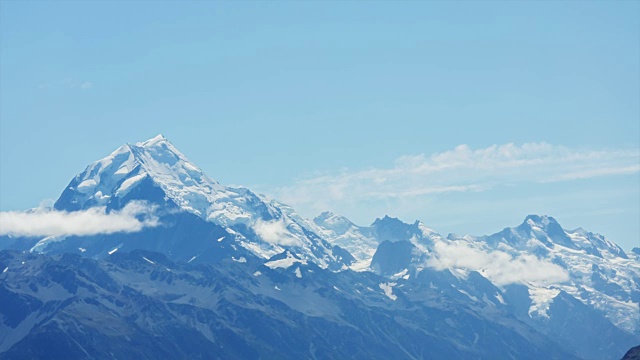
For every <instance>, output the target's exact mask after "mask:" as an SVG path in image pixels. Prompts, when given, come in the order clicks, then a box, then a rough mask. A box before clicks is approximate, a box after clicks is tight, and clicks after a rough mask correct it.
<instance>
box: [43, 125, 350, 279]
mask: <svg viewBox="0 0 640 360" xmlns="http://www.w3.org/2000/svg"><path fill="white" fill-rule="evenodd" d="M133 201H144V202H145V204H147V205H149V206H151V205H153V206H154V207H155V209H157V216H158V217H159V220H160V224H162V225H161V226H160V228H157V229H155V230H153V229H150V230H144V231H142V232H140V233H138V234H136V235H133V237H134V238H135V240H131V241H126V242H122V241H120V239H122V236H121V235H120V234H116V235H107V236H104V235H103V236H98V237H73V238H72V239H71V241H68V240H65V241H60V239H57V238H51V239H47V240H45V241H41V242H40V243H39V244H37V246H36V247H35V250H37V251H40V252H48V253H61V252H67V251H72V250H75V251H76V252H77V251H78V249H84V251H86V252H88V253H87V254H86V255H89V254H91V255H92V256H102V257H104V256H108V254H109V252H111V251H114V249H116V248H117V249H121V250H130V249H135V248H144V249H149V250H153V251H159V252H162V253H166V254H168V255H169V256H170V257H171V258H172V259H174V260H184V261H188V260H189V259H191V258H193V257H195V258H196V259H197V258H198V257H200V256H202V255H203V254H204V255H206V254H208V253H209V254H210V253H211V252H214V253H218V252H219V249H220V248H224V251H226V252H229V253H230V254H233V255H231V256H236V257H239V256H245V255H246V253H251V254H253V255H254V256H258V257H260V258H264V259H268V258H269V257H271V256H273V255H275V254H279V253H282V252H283V251H285V250H287V249H290V250H292V251H294V252H295V253H296V254H299V255H300V256H302V257H304V258H306V259H308V260H310V261H313V262H315V263H317V264H318V265H319V266H322V267H329V268H331V269H334V270H337V269H341V268H342V267H343V266H347V265H349V264H350V263H351V262H352V261H353V259H352V258H351V257H350V256H349V255H348V253H345V252H344V251H341V249H339V248H336V247H335V246H333V245H331V244H329V243H328V242H327V241H326V240H324V239H322V238H321V237H319V236H318V235H317V234H315V233H314V232H312V231H310V230H309V229H307V228H305V227H304V226H302V224H301V223H300V222H299V221H296V219H294V218H292V217H290V216H288V215H287V214H286V212H285V211H283V209H282V207H281V206H280V204H278V203H277V202H272V201H270V200H269V199H267V198H266V197H264V196H260V195H257V194H255V193H253V192H251V191H250V190H248V189H246V188H242V187H227V186H223V185H221V184H220V183H218V182H217V181H214V180H212V179H211V178H209V177H208V176H207V175H205V174H204V173H203V172H202V170H200V169H199V168H198V167H197V166H196V165H194V164H193V163H191V162H190V161H189V160H188V159H187V158H186V156H184V155H183V154H182V153H181V152H180V151H178V150H177V149H176V148H175V147H174V146H173V145H172V144H171V143H170V142H169V141H168V140H167V139H166V138H165V137H163V136H162V135H158V136H156V137H154V138H152V139H149V140H147V141H144V142H139V143H136V144H126V145H124V146H121V147H120V148H118V149H117V150H115V151H114V152H113V153H111V154H110V155H109V156H107V157H105V158H103V159H101V160H98V161H96V162H94V163H93V164H91V165H89V166H88V167H87V168H86V169H85V170H84V171H83V172H82V173H80V174H78V175H76V176H75V177H74V178H73V179H72V180H71V182H70V183H69V185H68V186H67V188H66V189H65V190H64V191H63V192H62V195H61V196H60V198H59V199H58V200H57V201H56V202H55V205H54V208H55V209H56V210H61V211H77V210H85V209H88V208H92V207H95V206H104V207H106V209H107V211H112V210H121V209H123V208H124V207H125V205H127V204H130V203H131V202H133ZM132 242H135V245H132V244H131V243H132ZM185 242H191V243H193V242H196V243H194V244H192V245H193V246H185ZM218 242H220V243H221V244H217V243H218ZM97 243H99V244H101V245H99V246H96V244H97ZM141 243H143V244H145V246H141ZM107 245H108V246H107ZM74 248H75V249H74ZM187 250H190V251H187Z"/></svg>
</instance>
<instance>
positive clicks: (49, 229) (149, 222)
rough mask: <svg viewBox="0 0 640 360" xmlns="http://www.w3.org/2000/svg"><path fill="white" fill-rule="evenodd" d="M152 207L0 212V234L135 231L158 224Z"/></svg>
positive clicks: (52, 234) (63, 234) (132, 203)
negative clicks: (108, 209)
mask: <svg viewBox="0 0 640 360" xmlns="http://www.w3.org/2000/svg"><path fill="white" fill-rule="evenodd" d="M154 213H155V207H154V206H149V205H146V204H145V203H142V202H131V203H129V204H127V205H126V206H125V207H124V208H123V209H122V210H120V211H111V212H109V213H107V212H106V209H105V208H104V207H93V208H89V209H87V210H83V211H73V212H66V211H56V210H51V209H35V210H32V211H28V212H18V211H7V212H0V235H12V236H65V235H97V234H112V233H119V232H125V233H130V232H137V231H140V230H142V229H144V228H146V227H155V226H158V225H159V220H158V218H157V216H155V214H154Z"/></svg>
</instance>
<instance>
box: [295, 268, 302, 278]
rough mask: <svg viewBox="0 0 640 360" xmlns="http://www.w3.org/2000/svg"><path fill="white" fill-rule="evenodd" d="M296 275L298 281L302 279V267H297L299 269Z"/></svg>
mask: <svg viewBox="0 0 640 360" xmlns="http://www.w3.org/2000/svg"><path fill="white" fill-rule="evenodd" d="M295 273H296V277H297V278H298V279H302V273H301V272H300V267H297V268H296V271H295Z"/></svg>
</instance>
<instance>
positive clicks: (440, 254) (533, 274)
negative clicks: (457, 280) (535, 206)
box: [427, 242, 569, 286]
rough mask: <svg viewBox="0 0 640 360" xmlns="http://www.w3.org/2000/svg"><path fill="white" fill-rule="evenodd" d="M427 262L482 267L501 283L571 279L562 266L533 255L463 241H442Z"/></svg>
mask: <svg viewBox="0 0 640 360" xmlns="http://www.w3.org/2000/svg"><path fill="white" fill-rule="evenodd" d="M434 250H435V253H434V256H432V257H431V258H429V260H428V261H427V265H428V266H430V267H433V268H435V269H436V270H444V269H469V270H474V271H478V272H479V273H481V274H482V275H483V276H484V277H486V278H488V279H490V280H491V281H492V282H493V283H494V284H496V285H498V286H502V285H508V284H513V283H534V284H542V285H552V284H557V283H561V282H564V281H568V280H569V273H567V271H566V270H564V269H563V268H562V267H560V266H558V265H556V264H553V263H551V262H549V261H546V260H541V259H538V258H537V257H535V256H533V255H527V254H524V255H519V256H516V257H513V256H511V255H510V254H508V253H506V252H504V251H500V250H494V251H485V250H481V249H477V248H473V247H471V246H470V245H468V244H465V243H462V242H452V243H444V242H438V243H436V244H435V246H434Z"/></svg>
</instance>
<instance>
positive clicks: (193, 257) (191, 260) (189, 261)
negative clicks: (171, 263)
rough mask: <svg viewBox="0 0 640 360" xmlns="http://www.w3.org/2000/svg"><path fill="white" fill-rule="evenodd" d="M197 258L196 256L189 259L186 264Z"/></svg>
mask: <svg viewBox="0 0 640 360" xmlns="http://www.w3.org/2000/svg"><path fill="white" fill-rule="evenodd" d="M196 258H197V256H194V257H192V258H191V259H189V261H187V264H188V263H190V262H192V261H193V260H195V259H196Z"/></svg>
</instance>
